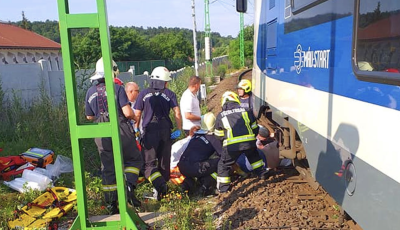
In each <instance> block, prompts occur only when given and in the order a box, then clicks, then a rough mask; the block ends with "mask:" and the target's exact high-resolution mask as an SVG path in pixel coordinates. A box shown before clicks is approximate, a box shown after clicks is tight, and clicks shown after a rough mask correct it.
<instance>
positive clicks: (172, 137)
mask: <svg viewBox="0 0 400 230" xmlns="http://www.w3.org/2000/svg"><path fill="white" fill-rule="evenodd" d="M180 135H181V131H180V130H179V129H178V130H175V131H174V132H172V133H171V139H172V140H175V139H176V138H178V137H179V136H180Z"/></svg>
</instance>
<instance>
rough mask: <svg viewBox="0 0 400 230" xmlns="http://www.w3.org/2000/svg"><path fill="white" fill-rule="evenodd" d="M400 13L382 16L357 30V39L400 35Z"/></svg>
mask: <svg viewBox="0 0 400 230" xmlns="http://www.w3.org/2000/svg"><path fill="white" fill-rule="evenodd" d="M399 21H400V14H398V15H393V16H391V17H390V18H384V19H382V20H379V21H377V22H375V23H372V24H371V25H369V26H367V27H366V28H364V29H360V30H359V31H358V38H359V39H382V38H383V39H385V38H395V37H399V36H400V26H399V25H398V24H397V22H399Z"/></svg>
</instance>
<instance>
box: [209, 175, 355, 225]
mask: <svg viewBox="0 0 400 230" xmlns="http://www.w3.org/2000/svg"><path fill="white" fill-rule="evenodd" d="M313 187H314V188H313ZM215 202H216V211H215V213H214V216H215V219H216V225H215V226H217V229H291V230H292V229H293V230H303V229H354V230H361V228H360V227H359V226H358V225H357V224H356V223H354V222H353V221H352V220H351V219H349V217H348V216H347V215H346V214H345V213H344V211H343V210H341V208H340V206H339V205H337V204H336V202H335V201H334V200H333V199H332V198H331V197H330V196H329V195H328V194H327V193H326V192H325V191H324V190H323V189H322V188H321V186H318V187H317V188H316V189H315V185H314V184H311V185H310V184H309V183H308V182H307V180H306V179H304V178H303V176H301V175H300V174H299V173H298V172H297V171H296V170H295V169H294V168H293V167H291V168H282V169H278V170H276V171H275V172H274V175H273V176H272V177H270V178H269V179H268V180H266V181H260V180H258V179H257V178H256V177H250V178H239V179H238V180H237V181H236V182H235V184H234V186H233V188H232V191H231V192H230V193H228V194H221V195H219V196H218V197H217V198H215Z"/></svg>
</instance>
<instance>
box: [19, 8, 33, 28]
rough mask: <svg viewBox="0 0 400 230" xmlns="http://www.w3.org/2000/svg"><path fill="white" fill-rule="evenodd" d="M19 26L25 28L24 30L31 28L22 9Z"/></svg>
mask: <svg viewBox="0 0 400 230" xmlns="http://www.w3.org/2000/svg"><path fill="white" fill-rule="evenodd" d="M21 27H22V28H24V29H26V30H31V29H32V25H31V23H30V22H29V20H28V19H27V18H26V17H25V12H24V11H22V22H21Z"/></svg>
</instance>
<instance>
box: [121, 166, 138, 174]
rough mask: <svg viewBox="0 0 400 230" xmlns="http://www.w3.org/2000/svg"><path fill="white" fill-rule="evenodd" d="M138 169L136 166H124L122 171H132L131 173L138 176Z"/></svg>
mask: <svg viewBox="0 0 400 230" xmlns="http://www.w3.org/2000/svg"><path fill="white" fill-rule="evenodd" d="M139 171H140V170H139V169H138V168H136V167H125V170H124V172H126V173H133V174H136V175H138V176H139Z"/></svg>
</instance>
